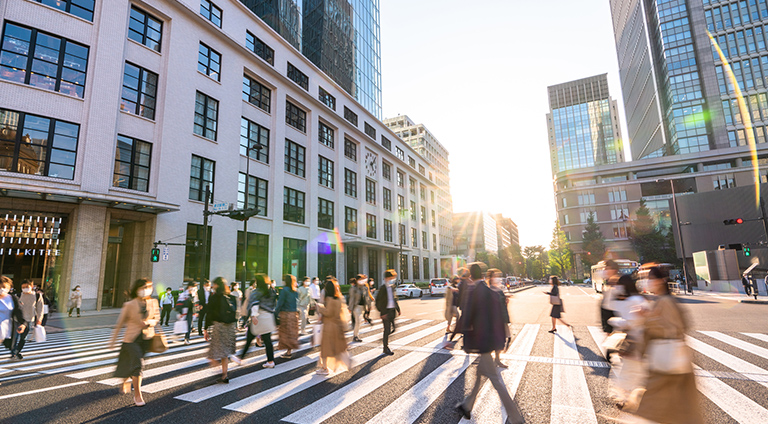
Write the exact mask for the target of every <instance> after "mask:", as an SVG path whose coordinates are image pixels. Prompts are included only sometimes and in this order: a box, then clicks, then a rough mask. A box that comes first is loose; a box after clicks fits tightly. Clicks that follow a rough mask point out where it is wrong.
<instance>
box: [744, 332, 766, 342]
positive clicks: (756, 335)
mask: <svg viewBox="0 0 768 424" xmlns="http://www.w3.org/2000/svg"><path fill="white" fill-rule="evenodd" d="M741 334H743V335H745V336H749V337H752V338H753V339H757V340H760V341H764V342H768V334H762V333H741Z"/></svg>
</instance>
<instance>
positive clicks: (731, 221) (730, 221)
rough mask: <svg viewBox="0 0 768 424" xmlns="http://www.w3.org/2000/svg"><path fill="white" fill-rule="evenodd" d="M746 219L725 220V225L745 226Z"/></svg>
mask: <svg viewBox="0 0 768 424" xmlns="http://www.w3.org/2000/svg"><path fill="white" fill-rule="evenodd" d="M743 223H744V219H742V218H736V219H725V220H723V225H739V224H743Z"/></svg>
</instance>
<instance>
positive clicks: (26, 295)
mask: <svg viewBox="0 0 768 424" xmlns="http://www.w3.org/2000/svg"><path fill="white" fill-rule="evenodd" d="M32 286H33V284H32V281H30V280H24V281H22V282H21V294H20V295H19V297H18V299H19V307H20V308H21V312H22V313H23V314H24V321H26V322H28V323H29V325H27V327H26V328H25V329H24V332H23V333H19V335H18V340H17V341H16V359H17V360H21V359H23V358H24V357H23V356H22V355H21V350H22V349H24V344H25V343H26V342H27V336H28V335H29V330H30V328H31V327H32V325H41V324H42V323H43V298H42V296H40V295H39V294H37V293H35V292H34V291H32Z"/></svg>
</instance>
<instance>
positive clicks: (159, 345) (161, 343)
mask: <svg viewBox="0 0 768 424" xmlns="http://www.w3.org/2000/svg"><path fill="white" fill-rule="evenodd" d="M149 340H150V341H149V352H154V353H163V352H165V351H166V350H168V340H167V339H166V337H165V334H163V333H162V332H160V333H157V332H156V333H155V335H154V336H152V338H151V339H149Z"/></svg>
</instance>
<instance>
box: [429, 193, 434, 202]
mask: <svg viewBox="0 0 768 424" xmlns="http://www.w3.org/2000/svg"><path fill="white" fill-rule="evenodd" d="M429 194H431V198H432V203H435V192H434V191H430V192H429Z"/></svg>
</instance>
